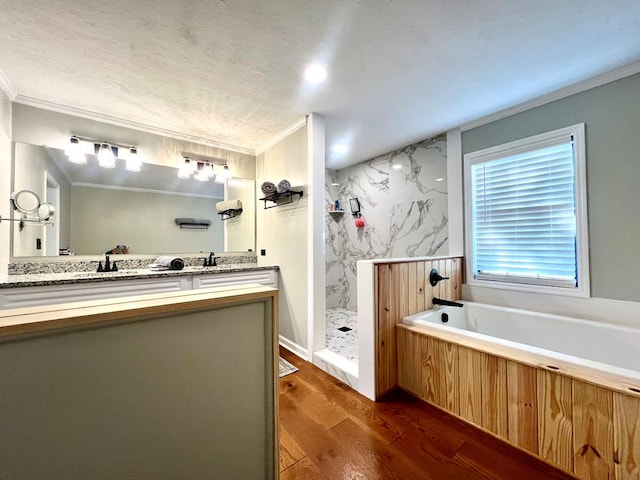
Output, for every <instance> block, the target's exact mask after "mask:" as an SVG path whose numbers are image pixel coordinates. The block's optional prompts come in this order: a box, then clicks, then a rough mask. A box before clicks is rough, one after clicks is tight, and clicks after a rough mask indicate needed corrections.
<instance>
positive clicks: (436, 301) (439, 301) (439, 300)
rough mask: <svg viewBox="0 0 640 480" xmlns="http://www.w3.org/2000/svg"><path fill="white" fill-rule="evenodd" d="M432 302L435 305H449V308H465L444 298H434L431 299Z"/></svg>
mask: <svg viewBox="0 0 640 480" xmlns="http://www.w3.org/2000/svg"><path fill="white" fill-rule="evenodd" d="M431 302H432V303H433V304H434V305H447V306H448V307H461V308H462V307H464V304H462V303H458V302H453V301H451V300H443V299H442V298H436V297H433V298H432V299H431Z"/></svg>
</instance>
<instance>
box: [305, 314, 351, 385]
mask: <svg viewBox="0 0 640 480" xmlns="http://www.w3.org/2000/svg"><path fill="white" fill-rule="evenodd" d="M325 315H326V320H325V321H326V338H325V348H323V349H322V350H319V351H317V352H314V353H313V363H314V364H315V365H316V366H318V367H320V368H321V369H322V370H324V371H325V372H327V373H328V374H329V375H331V376H333V377H335V378H337V379H338V380H340V381H342V382H344V383H346V384H347V385H349V386H350V387H351V388H353V389H354V390H357V389H358V384H359V382H358V314H357V313H356V312H352V311H350V310H346V309H344V308H330V309H328V310H327V311H326V314H325Z"/></svg>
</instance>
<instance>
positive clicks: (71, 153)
mask: <svg viewBox="0 0 640 480" xmlns="http://www.w3.org/2000/svg"><path fill="white" fill-rule="evenodd" d="M64 153H65V154H66V155H67V156H68V157H69V161H70V162H71V163H77V164H79V165H83V164H85V163H87V156H86V155H85V154H84V152H83V151H82V145H80V139H79V138H78V137H76V136H73V137H71V138H69V145H68V146H67V149H66V150H65V151H64Z"/></svg>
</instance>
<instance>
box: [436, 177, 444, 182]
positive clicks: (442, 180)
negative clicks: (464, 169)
mask: <svg viewBox="0 0 640 480" xmlns="http://www.w3.org/2000/svg"><path fill="white" fill-rule="evenodd" d="M436 182H444V178H442V177H440V178H436Z"/></svg>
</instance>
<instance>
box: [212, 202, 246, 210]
mask: <svg viewBox="0 0 640 480" xmlns="http://www.w3.org/2000/svg"><path fill="white" fill-rule="evenodd" d="M216 210H217V211H218V213H221V212H226V211H227V210H242V202H241V201H240V200H227V201H224V202H218V203H216Z"/></svg>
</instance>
